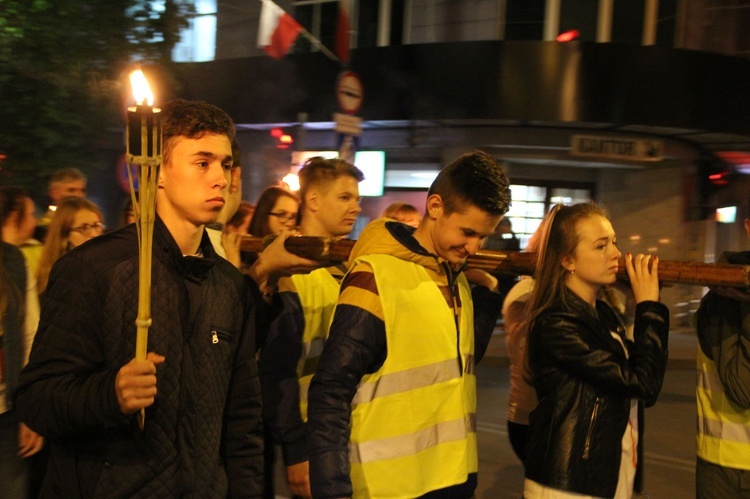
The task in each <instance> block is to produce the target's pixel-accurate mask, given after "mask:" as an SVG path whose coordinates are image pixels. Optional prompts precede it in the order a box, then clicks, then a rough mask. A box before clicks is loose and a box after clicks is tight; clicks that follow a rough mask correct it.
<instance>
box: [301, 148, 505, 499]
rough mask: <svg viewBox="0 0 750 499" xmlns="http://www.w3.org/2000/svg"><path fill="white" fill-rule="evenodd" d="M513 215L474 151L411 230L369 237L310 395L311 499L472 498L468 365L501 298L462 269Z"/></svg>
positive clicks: (496, 179)
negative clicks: (507, 215)
mask: <svg viewBox="0 0 750 499" xmlns="http://www.w3.org/2000/svg"><path fill="white" fill-rule="evenodd" d="M509 205H510V189H509V187H508V179H507V178H506V177H505V174H504V173H503V170H502V168H501V166H500V165H499V164H498V163H497V161H496V160H495V159H494V158H492V157H491V156H489V155H488V154H486V153H483V152H474V153H469V154H465V155H463V156H461V157H460V158H458V159H457V160H456V161H454V162H453V163H451V164H450V165H448V166H446V167H445V168H444V169H443V170H442V171H441V172H440V173H439V174H438V176H437V178H436V179H435V181H434V182H433V184H432V186H431V187H430V190H429V192H428V197H427V203H426V210H425V216H424V218H423V219H422V221H421V223H420V225H419V227H418V228H417V229H416V230H415V229H412V228H411V227H408V226H406V225H404V224H401V223H398V222H396V221H394V220H391V219H386V218H381V219H378V220H375V221H373V222H371V223H370V224H368V226H367V227H365V229H364V231H363V232H362V234H361V236H360V237H359V239H358V240H357V243H356V245H355V246H354V248H353V250H352V252H351V255H350V261H352V264H351V266H350V269H349V272H348V274H347V276H346V278H345V279H344V281H343V283H342V285H341V294H340V295H339V299H338V304H337V305H336V311H335V313H334V317H333V322H332V324H331V327H330V333H329V336H328V339H327V340H326V343H325V345H324V346H323V353H322V355H321V357H320V363H319V364H318V367H317V370H316V372H315V375H314V376H313V379H312V383H311V385H310V391H309V396H308V421H307V426H308V435H309V439H310V444H309V445H310V484H311V488H312V495H313V497H316V498H334V497H335V498H340V497H377V498H388V497H394V498H395V497H421V496H425V495H427V494H429V497H445V498H448V497H452V498H469V497H471V496H472V494H473V492H474V489H475V488H476V484H477V482H476V480H477V465H478V459H477V443H476V381H475V378H474V365H475V364H476V362H478V361H479V359H481V357H482V356H483V354H484V352H485V350H486V348H487V344H488V342H489V339H490V335H491V333H492V330H493V328H494V325H495V319H496V318H497V316H498V315H499V313H500V305H501V303H502V296H500V295H499V294H497V293H492V292H491V291H489V290H488V289H486V288H484V287H483V286H477V287H476V288H474V290H470V288H469V283H468V281H467V277H466V276H465V275H464V272H463V270H464V268H465V263H466V258H467V257H468V256H469V255H473V254H475V253H476V252H477V251H478V250H479V248H480V246H481V245H482V243H483V241H484V239H485V238H487V237H488V236H489V235H490V234H492V233H493V231H494V230H495V226H496V225H497V224H498V222H499V221H500V219H501V218H502V217H503V215H504V214H505V213H506V212H507V211H508V207H509ZM496 285H497V281H496V280H494V281H493V284H492V285H491V287H495V286H496ZM482 294H483V295H485V296H481V295H482ZM493 294H494V295H495V296H491V295H493ZM488 295H490V296H488Z"/></svg>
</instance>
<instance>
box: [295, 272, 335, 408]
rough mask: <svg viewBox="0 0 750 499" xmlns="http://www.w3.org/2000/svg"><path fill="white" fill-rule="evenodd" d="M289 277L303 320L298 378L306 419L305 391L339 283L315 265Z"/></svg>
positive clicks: (332, 308) (325, 332) (322, 341)
mask: <svg viewBox="0 0 750 499" xmlns="http://www.w3.org/2000/svg"><path fill="white" fill-rule="evenodd" d="M291 279H292V282H293V283H294V287H295V288H296V289H297V296H298V298H299V301H300V304H301V306H302V314H303V317H304V320H305V330H304V332H303V333H302V355H301V357H300V360H299V362H298V363H297V379H298V380H299V397H300V413H301V414H302V421H307V392H308V390H309V388H310V380H312V377H313V374H315V369H316V368H317V367H318V361H320V354H321V353H322V352H323V344H324V343H325V340H326V338H327V337H328V329H329V328H330V327H331V321H332V320H333V311H334V309H335V308H336V302H337V301H338V298H339V283H338V282H337V281H336V279H335V278H334V277H333V276H332V275H331V273H330V272H329V271H328V270H327V269H316V270H314V271H312V272H310V273H309V274H294V275H293V276H292V277H291Z"/></svg>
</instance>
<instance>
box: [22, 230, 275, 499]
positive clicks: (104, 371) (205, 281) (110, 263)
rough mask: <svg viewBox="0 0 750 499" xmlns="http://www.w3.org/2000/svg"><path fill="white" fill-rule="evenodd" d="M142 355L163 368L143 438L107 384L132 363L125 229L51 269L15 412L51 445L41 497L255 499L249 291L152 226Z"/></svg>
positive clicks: (130, 264)
mask: <svg viewBox="0 0 750 499" xmlns="http://www.w3.org/2000/svg"><path fill="white" fill-rule="evenodd" d="M153 248H154V249H153V278H152V279H153V284H152V302H151V303H152V307H151V315H152V319H153V324H152V326H151V327H150V329H149V339H148V349H149V351H153V352H156V353H159V354H162V355H164V356H165V357H166V361H165V362H164V363H163V364H161V365H160V366H159V367H158V370H157V379H158V382H157V383H158V384H157V388H158V394H157V397H156V401H155V403H154V405H153V406H151V407H150V408H148V409H147V410H146V426H145V430H144V431H143V432H141V431H140V430H139V429H138V427H137V424H136V423H135V418H134V417H133V416H129V417H128V416H124V415H123V414H122V413H121V412H120V409H119V406H118V403H117V396H116V393H115V377H116V375H117V371H118V370H119V369H120V367H121V366H123V365H124V364H126V363H127V362H129V361H130V360H131V359H132V358H133V355H134V351H135V337H136V333H135V324H134V322H135V317H136V312H137V287H138V248H137V238H136V232H135V227H134V226H133V225H131V226H128V227H126V228H125V229H122V230H119V231H116V232H114V233H111V234H107V235H104V236H101V237H98V238H96V239H93V240H91V241H90V242H88V243H86V244H84V245H82V246H81V247H79V248H76V249H75V250H73V251H71V252H70V253H68V254H67V255H65V256H64V257H63V258H61V259H60V260H59V261H58V263H57V264H56V265H55V266H54V268H53V271H52V275H51V276H50V284H49V287H48V288H47V291H46V293H45V296H44V297H43V303H42V313H41V321H40V324H39V330H38V332H37V335H36V339H35V342H34V347H33V348H32V352H31V359H30V361H29V364H28V366H27V367H26V368H25V369H24V370H23V372H22V374H21V380H20V387H19V390H18V395H17V397H16V403H17V407H18V410H19V412H20V416H21V418H22V419H23V420H24V421H25V422H26V423H27V424H28V425H29V426H30V427H31V428H33V429H34V430H36V431H37V432H39V433H40V434H42V435H43V436H45V437H47V439H48V441H49V442H50V443H51V449H50V460H49V465H48V470H47V475H46V477H45V481H44V484H43V491H42V497H66V498H71V497H106V498H120V497H121V498H131V497H144V498H145V497H148V498H150V497H196V498H208V497H227V496H230V497H259V496H260V494H261V492H262V475H263V473H262V469H263V463H262V427H261V404H260V395H259V393H260V391H259V384H258V379H257V366H256V363H255V357H254V351H255V348H254V334H253V333H254V308H255V307H254V306H253V299H252V296H253V295H252V293H250V291H249V286H250V285H249V284H248V283H247V282H246V281H245V280H244V279H243V277H242V276H241V274H239V272H237V271H236V270H235V269H234V267H232V266H231V264H229V263H228V262H226V261H225V260H223V259H222V258H218V257H217V256H216V254H215V253H214V251H213V249H212V247H211V244H210V242H209V241H208V237H206V236H205V235H204V238H203V241H202V243H201V249H202V251H203V254H204V258H195V257H183V256H182V254H181V253H180V250H179V248H178V246H177V244H176V243H175V241H174V240H173V239H172V237H171V235H170V234H169V232H168V231H167V229H166V227H165V226H164V224H163V223H162V222H161V221H160V220H157V223H156V229H155V234H154V247H153Z"/></svg>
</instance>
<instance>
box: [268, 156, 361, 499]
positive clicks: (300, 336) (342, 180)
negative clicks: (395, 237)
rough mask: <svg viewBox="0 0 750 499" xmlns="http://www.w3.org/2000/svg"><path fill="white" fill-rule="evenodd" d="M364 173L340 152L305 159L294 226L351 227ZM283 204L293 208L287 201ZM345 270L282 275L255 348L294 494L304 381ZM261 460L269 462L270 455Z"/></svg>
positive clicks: (304, 452) (327, 231) (300, 487)
mask: <svg viewBox="0 0 750 499" xmlns="http://www.w3.org/2000/svg"><path fill="white" fill-rule="evenodd" d="M363 179H364V175H363V174H362V172H361V171H360V170H359V169H358V168H357V167H355V166H354V165H352V164H350V163H347V162H346V161H344V160H341V159H324V158H320V157H316V158H311V159H310V160H308V161H307V162H305V164H304V166H303V167H302V169H301V170H300V171H299V180H300V199H301V201H302V203H301V205H300V208H301V209H300V215H299V228H298V232H299V233H300V234H302V235H303V236H319V237H328V238H341V237H345V236H347V235H349V234H350V233H351V231H352V227H353V226H354V222H356V220H357V215H358V214H359V212H360V211H362V208H361V207H360V206H359V200H360V197H359V182H361V181H362V180H363ZM280 199H281V198H279V199H277V203H278V201H279V200H280ZM259 204H260V203H259ZM288 208H289V209H290V210H291V209H292V207H291V205H290V206H289V207H288ZM270 214H271V213H269V215H270ZM345 272H346V264H345V263H343V262H342V263H341V264H338V265H335V266H332V267H328V268H324V269H318V270H315V271H313V272H311V273H309V274H305V275H293V276H291V277H288V278H283V279H280V280H279V290H278V295H279V298H280V299H281V302H282V303H283V305H284V311H283V312H282V313H281V314H280V315H279V317H278V318H277V319H276V320H275V321H274V322H273V324H272V325H271V329H270V331H269V334H268V338H267V340H266V342H265V344H264V345H263V347H262V349H261V352H260V361H259V370H260V382H261V390H262V395H263V420H264V423H265V425H266V426H267V428H268V429H269V431H270V432H271V434H272V436H273V439H274V441H275V442H278V443H279V444H280V445H281V450H282V454H283V457H284V464H285V465H286V471H287V484H288V486H289V490H290V491H291V492H292V493H293V494H294V495H295V496H300V497H310V480H309V454H308V448H307V435H306V434H305V421H306V420H307V388H308V386H309V384H310V379H311V378H312V375H313V372H314V370H315V366H316V365H317V364H318V360H319V356H320V352H321V350H322V347H323V343H324V342H325V339H326V338H327V337H328V326H329V325H330V322H331V318H332V316H333V309H334V307H335V306H336V300H337V299H338V293H339V285H340V283H341V279H342V278H343V277H344V273H345ZM266 466H267V467H269V468H270V467H272V463H266ZM274 495H275V494H274V491H273V490H266V497H270V498H272V497H274Z"/></svg>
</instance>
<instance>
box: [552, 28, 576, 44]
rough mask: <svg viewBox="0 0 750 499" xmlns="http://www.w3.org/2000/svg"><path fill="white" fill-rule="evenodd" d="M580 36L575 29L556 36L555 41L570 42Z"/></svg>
mask: <svg viewBox="0 0 750 499" xmlns="http://www.w3.org/2000/svg"><path fill="white" fill-rule="evenodd" d="M580 36H581V32H580V31H578V30H577V29H571V30H568V31H563V32H562V33H560V34H559V35H557V38H555V40H557V41H558V42H572V41H573V40H575V39H576V38H580Z"/></svg>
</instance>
